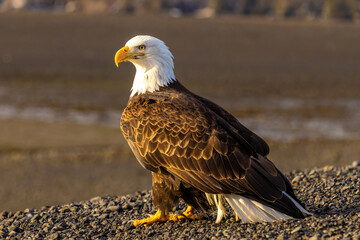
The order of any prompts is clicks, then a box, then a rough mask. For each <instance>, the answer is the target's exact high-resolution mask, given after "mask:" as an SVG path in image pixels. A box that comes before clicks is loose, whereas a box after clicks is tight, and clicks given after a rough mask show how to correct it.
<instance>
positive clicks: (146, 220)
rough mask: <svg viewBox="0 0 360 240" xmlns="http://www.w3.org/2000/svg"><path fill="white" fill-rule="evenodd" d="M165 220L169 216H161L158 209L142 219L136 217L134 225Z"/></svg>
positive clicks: (146, 224)
mask: <svg viewBox="0 0 360 240" xmlns="http://www.w3.org/2000/svg"><path fill="white" fill-rule="evenodd" d="M167 220H170V217H169V216H162V213H161V211H160V209H158V210H157V212H156V213H155V214H154V215H150V217H148V218H144V219H139V220H138V219H136V220H135V221H134V226H135V227H136V226H139V225H141V224H144V226H149V225H151V224H153V223H156V222H165V221H167Z"/></svg>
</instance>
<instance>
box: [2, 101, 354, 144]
mask: <svg viewBox="0 0 360 240" xmlns="http://www.w3.org/2000/svg"><path fill="white" fill-rule="evenodd" d="M225 105H228V104H225ZM236 105H237V108H236V109H237V110H236V112H237V111H240V112H241V109H252V110H256V111H257V114H245V116H244V114H239V115H241V116H239V115H237V114H235V115H236V117H238V119H239V121H240V122H241V123H242V124H243V125H245V126H246V127H248V128H249V129H251V130H252V131H254V132H255V133H257V134H258V135H260V136H262V137H264V138H266V139H270V140H280V141H291V140H297V139H338V140H347V139H360V101H359V100H346V99H343V100H326V99H321V100H302V99H274V98H272V99H266V100H262V101H256V100H255V99H243V101H241V106H240V104H237V103H233V104H232V106H231V107H232V108H234V106H236ZM309 106H311V107H312V108H314V109H315V110H307V109H308V107H309ZM321 108H331V109H332V111H333V113H327V115H329V116H323V114H317V113H316V109H321ZM339 109H340V110H341V115H340V114H338V113H337V112H336V110H339ZM304 111H305V113H306V114H304ZM314 111H315V112H314ZM259 112H261V114H259ZM310 113H311V114H310ZM309 115H310V116H309ZM120 117H121V111H116V110H112V109H108V110H106V111H91V110H84V111H79V110H76V109H61V110H59V109H53V108H49V107H32V106H25V107H18V106H15V105H11V104H3V105H0V119H28V120H38V121H44V122H73V123H78V124H86V125H89V124H90V125H93V124H100V125H104V126H107V127H111V128H118V127H119V119H120Z"/></svg>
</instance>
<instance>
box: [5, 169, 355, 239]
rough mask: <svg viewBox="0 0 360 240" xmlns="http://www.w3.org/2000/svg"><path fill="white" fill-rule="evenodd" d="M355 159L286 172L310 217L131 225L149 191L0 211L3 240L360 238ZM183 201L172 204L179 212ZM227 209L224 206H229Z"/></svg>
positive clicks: (144, 210)
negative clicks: (321, 166) (219, 222)
mask: <svg viewBox="0 0 360 240" xmlns="http://www.w3.org/2000/svg"><path fill="white" fill-rule="evenodd" d="M359 174H360V163H359V162H353V163H352V164H351V165H348V166H343V167H333V166H325V167H323V168H318V169H313V170H305V171H300V170H297V171H291V172H289V173H287V174H286V175H287V177H289V179H290V180H291V182H292V184H293V186H294V188H295V192H296V194H297V195H298V197H299V198H300V200H302V201H303V202H304V203H305V205H306V207H307V208H308V210H310V211H311V212H313V213H315V214H314V216H312V217H308V218H306V219H301V220H289V221H282V222H274V223H257V224H241V222H236V221H235V220H234V216H233V215H232V214H231V213H230V214H228V215H227V216H226V218H225V220H223V221H222V222H221V224H216V223H215V217H216V216H215V211H214V212H212V213H210V214H208V215H204V216H203V218H202V220H195V221H182V222H177V223H174V222H166V223H160V224H154V225H152V226H148V227H145V226H140V227H136V228H135V227H134V226H133V224H132V221H133V220H134V219H136V218H143V217H146V216H147V214H148V213H154V212H155V209H154V208H153V206H152V203H151V192H149V191H142V192H137V193H134V194H129V195H126V196H106V197H94V198H92V199H90V200H89V201H83V202H78V203H70V204H65V205H58V206H46V207H42V208H41V209H25V210H24V211H17V212H8V211H3V212H2V213H0V238H3V239H62V238H67V239H90V238H91V239H242V238H244V239H261V238H263V239H264V238H266V239H309V238H310V239H312V240H313V239H359V238H360V179H359ZM184 207H185V205H184V203H180V204H178V205H177V206H176V209H174V210H175V211H178V212H180V211H181V210H182V209H183V208H184ZM228 210H229V209H228Z"/></svg>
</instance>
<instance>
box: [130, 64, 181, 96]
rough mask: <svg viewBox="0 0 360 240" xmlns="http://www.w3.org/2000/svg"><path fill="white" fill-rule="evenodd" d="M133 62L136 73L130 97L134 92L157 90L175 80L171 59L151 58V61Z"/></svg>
mask: <svg viewBox="0 0 360 240" xmlns="http://www.w3.org/2000/svg"><path fill="white" fill-rule="evenodd" d="M166 60H167V61H166ZM133 64H134V65H135V68H136V74H135V78H134V82H133V86H132V88H131V95H130V97H132V96H134V95H136V94H143V93H146V92H154V91H158V90H159V89H160V88H161V87H164V86H167V85H169V84H170V83H172V82H174V81H176V78H175V75H174V63H173V61H172V59H170V60H169V59H159V60H155V59H151V61H147V62H142V63H141V65H140V64H138V63H136V62H133Z"/></svg>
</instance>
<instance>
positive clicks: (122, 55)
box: [115, 46, 131, 67]
mask: <svg viewBox="0 0 360 240" xmlns="http://www.w3.org/2000/svg"><path fill="white" fill-rule="evenodd" d="M130 57H131V54H130V53H129V47H128V46H125V47H123V48H121V49H120V50H119V51H117V53H116V54H115V64H116V66H117V67H119V63H120V62H123V61H126V60H128V59H129V58H130Z"/></svg>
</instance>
